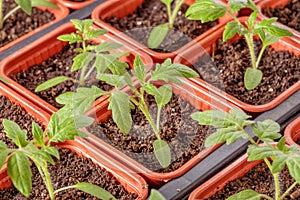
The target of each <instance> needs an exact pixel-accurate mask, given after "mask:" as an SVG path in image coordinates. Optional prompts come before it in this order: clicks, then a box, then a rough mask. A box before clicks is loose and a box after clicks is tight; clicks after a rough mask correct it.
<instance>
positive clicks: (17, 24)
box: [0, 0, 55, 47]
mask: <svg viewBox="0 0 300 200" xmlns="http://www.w3.org/2000/svg"><path fill="white" fill-rule="evenodd" d="M16 6H17V4H16V3H15V1H14V0H4V1H3V13H4V16H5V15H6V13H8V12H9V11H10V10H12V9H13V8H15V7H16ZM54 19H55V17H54V15H53V14H52V13H51V12H49V11H47V10H46V11H42V10H39V9H37V8H33V9H32V13H31V15H27V14H26V13H25V12H24V11H22V10H21V9H19V10H18V11H17V12H15V13H14V14H12V15H11V16H10V17H9V18H7V20H5V22H4V25H3V28H2V29H1V30H0V47H2V46H4V45H5V44H7V43H9V42H12V41H13V40H16V39H17V38H19V37H21V36H22V35H25V34H26V33H29V32H31V31H32V30H34V29H36V28H38V27H40V26H42V25H44V24H46V23H48V22H50V21H53V20H54Z"/></svg>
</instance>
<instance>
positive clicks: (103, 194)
mask: <svg viewBox="0 0 300 200" xmlns="http://www.w3.org/2000/svg"><path fill="white" fill-rule="evenodd" d="M74 188H77V189H79V190H81V191H83V192H85V193H88V194H90V195H93V196H95V197H97V198H99V199H107V200H108V199H110V200H114V199H115V197H114V196H112V195H111V194H110V193H109V192H108V191H106V190H104V189H103V188H101V187H99V186H97V185H94V184H91V183H87V182H81V183H77V184H76V185H74Z"/></svg>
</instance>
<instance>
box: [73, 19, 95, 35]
mask: <svg viewBox="0 0 300 200" xmlns="http://www.w3.org/2000/svg"><path fill="white" fill-rule="evenodd" d="M71 22H72V23H73V24H74V26H75V28H76V29H77V30H78V31H79V33H86V32H87V31H88V29H89V28H90V27H91V26H92V25H93V23H94V21H93V20H91V19H85V20H78V19H72V20H71Z"/></svg>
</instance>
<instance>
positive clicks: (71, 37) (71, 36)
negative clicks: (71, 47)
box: [57, 33, 82, 44]
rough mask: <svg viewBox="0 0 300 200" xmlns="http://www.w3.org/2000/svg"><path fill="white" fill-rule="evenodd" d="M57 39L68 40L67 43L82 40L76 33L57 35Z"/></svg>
mask: <svg viewBox="0 0 300 200" xmlns="http://www.w3.org/2000/svg"><path fill="white" fill-rule="evenodd" d="M57 39H58V40H61V41H64V42H69V44H73V43H77V42H82V38H81V37H80V36H79V35H77V34H76V33H70V34H64V35H60V36H58V37H57Z"/></svg>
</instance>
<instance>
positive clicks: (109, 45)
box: [35, 19, 128, 92]
mask: <svg viewBox="0 0 300 200" xmlns="http://www.w3.org/2000/svg"><path fill="white" fill-rule="evenodd" d="M71 22H72V23H73V24H74V26H75V28H76V32H73V33H70V34H64V35H61V36H59V37H58V39H59V40H61V41H65V42H68V43H69V44H73V43H79V44H81V47H80V48H76V49H75V51H76V52H79V54H78V55H77V56H75V57H74V59H73V64H72V67H71V71H77V70H80V77H79V80H76V79H73V78H71V77H67V76H58V77H55V78H53V79H50V80H48V81H45V82H44V83H42V84H40V85H39V86H37V87H36V89H35V92H40V91H43V90H47V89H49V88H51V87H54V86H56V85H58V84H60V83H62V82H65V81H68V80H70V81H73V82H74V83H78V84H79V86H81V87H82V86H84V85H85V80H87V79H88V78H89V76H90V75H91V73H92V72H93V70H95V69H96V70H97V73H105V72H107V71H108V70H110V71H111V72H112V73H113V74H118V75H122V74H124V73H125V72H126V68H128V64H127V63H125V62H121V61H120V60H119V59H118V58H119V57H121V56H124V55H126V54H127V53H126V52H114V53H109V54H108V53H107V52H108V51H112V50H116V49H118V48H120V47H121V46H122V45H120V44H118V43H115V42H102V43H101V44H97V45H91V44H88V41H89V40H91V39H94V38H97V37H99V36H101V35H104V34H105V33H106V31H105V30H103V29H92V28H91V26H92V25H93V20H90V19H86V20H75V19H73V20H71Z"/></svg>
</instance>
